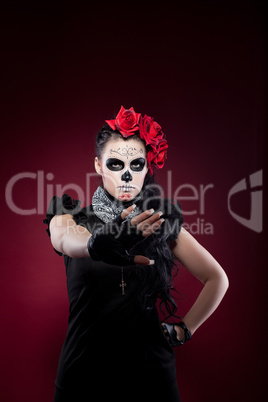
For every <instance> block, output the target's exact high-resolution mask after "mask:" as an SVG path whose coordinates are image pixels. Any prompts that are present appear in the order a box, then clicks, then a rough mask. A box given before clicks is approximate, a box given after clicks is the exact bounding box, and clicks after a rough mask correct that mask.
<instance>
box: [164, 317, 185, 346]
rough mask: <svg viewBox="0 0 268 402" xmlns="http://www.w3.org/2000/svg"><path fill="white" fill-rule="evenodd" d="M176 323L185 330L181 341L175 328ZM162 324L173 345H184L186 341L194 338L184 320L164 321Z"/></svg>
mask: <svg viewBox="0 0 268 402" xmlns="http://www.w3.org/2000/svg"><path fill="white" fill-rule="evenodd" d="M175 325H178V326H179V327H181V328H182V329H183V330H184V337H183V339H182V340H181V341H179V340H178V338H177V331H176V330H175ZM162 326H163V329H164V334H165V335H166V337H167V338H168V341H169V343H170V344H171V346H173V347H176V346H180V345H183V344H184V343H185V342H187V341H189V340H190V339H191V338H192V335H191V332H190V331H189V329H188V328H187V327H186V325H185V324H184V322H183V321H181V322H179V323H175V324H168V323H162Z"/></svg>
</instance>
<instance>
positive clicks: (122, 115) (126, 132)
mask: <svg viewBox="0 0 268 402" xmlns="http://www.w3.org/2000/svg"><path fill="white" fill-rule="evenodd" d="M140 115H141V114H140V113H136V112H135V111H134V109H133V107H131V108H130V109H125V108H124V107H123V106H121V109H120V110H119V113H118V115H117V116H116V118H115V119H114V120H105V121H106V123H107V124H109V126H110V127H111V128H112V129H113V130H118V131H119V132H120V133H121V134H122V135H123V137H125V138H127V137H129V136H130V135H133V134H135V131H137V130H139V120H140Z"/></svg>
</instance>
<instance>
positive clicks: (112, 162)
mask: <svg viewBox="0 0 268 402" xmlns="http://www.w3.org/2000/svg"><path fill="white" fill-rule="evenodd" d="M106 166H107V168H108V169H109V170H111V171H113V172H119V171H120V170H122V169H124V166H125V164H124V162H122V161H120V159H117V158H109V159H107V161H106Z"/></svg>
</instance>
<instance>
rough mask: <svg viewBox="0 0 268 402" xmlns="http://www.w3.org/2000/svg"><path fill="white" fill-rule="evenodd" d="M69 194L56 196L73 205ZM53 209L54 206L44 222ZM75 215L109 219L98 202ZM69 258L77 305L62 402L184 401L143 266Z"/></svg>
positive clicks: (60, 374)
mask: <svg viewBox="0 0 268 402" xmlns="http://www.w3.org/2000/svg"><path fill="white" fill-rule="evenodd" d="M67 197H68V196H67V195H64V196H63V198H62V199H58V198H57V197H56V198H57V200H58V201H59V200H60V203H61V202H63V204H65V206H66V204H68V202H66V201H68V200H70V197H68V198H67ZM73 201H74V200H73ZM51 202H52V203H54V204H55V197H53V199H52V201H51ZM73 205H74V204H73ZM76 206H77V202H76ZM54 207H55V205H54ZM72 208H73V206H70V212H71V213H72V211H71V209H72ZM50 209H51V208H50ZM76 210H77V208H76ZM61 213H63V212H60V211H59V205H57V214H61ZM53 215H54V213H51V212H49V211H48V214H47V219H45V220H44V223H46V224H49V222H50V220H51V218H52V216H53ZM73 215H74V219H75V221H76V223H77V224H79V225H82V226H86V227H87V228H88V230H89V231H91V233H92V231H93V230H94V225H100V224H103V223H102V221H101V220H100V219H99V218H98V217H97V216H96V215H95V214H94V213H93V209H92V207H91V206H90V207H87V208H84V209H82V210H81V209H80V210H79V212H78V213H75V214H73ZM47 232H48V234H49V235H50V233H49V229H47ZM59 254H60V253H59ZM63 258H64V262H65V266H66V275H67V288H68V296H69V303H70V306H69V318H68V331H67V334H66V338H65V342H64V344H63V347H62V351H61V355H60V359H59V364H58V371H57V378H56V382H55V384H56V389H55V396H54V402H86V401H87V402H88V401H94V402H95V401H97V402H99V401H100V402H102V401H108V400H114V401H117V402H121V401H133V402H134V401H160V400H165V401H167V402H179V401H180V397H179V391H178V386H177V381H176V368H175V354H174V350H173V348H172V347H171V346H170V344H169V342H168V340H167V339H166V336H165V335H164V333H163V330H162V327H161V323H160V320H159V317H158V312H157V309H156V306H155V304H153V305H151V306H150V307H148V308H146V309H143V308H141V304H140V302H139V298H138V293H139V280H138V277H137V276H136V275H135V269H136V268H137V267H136V266H135V267H132V266H127V267H123V268H122V267H119V266H114V265H110V264H106V263H104V262H102V261H93V260H92V259H91V258H90V257H88V258H70V257H68V256H66V255H64V256H63ZM122 269H123V283H122ZM122 284H123V287H122ZM108 398H109V399H108Z"/></svg>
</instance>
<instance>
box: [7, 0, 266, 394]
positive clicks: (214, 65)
mask: <svg viewBox="0 0 268 402" xmlns="http://www.w3.org/2000/svg"><path fill="white" fill-rule="evenodd" d="M185 3H186V4H185ZM36 4H37V3H36ZM263 16H264V7H263V6H262V3H259V2H257V1H252V2H241V3H240V2H230V3H229V4H228V2H227V3H226V2H217V1H216V2H203V1H200V2H183V1H177V2H169V1H166V2H164V3H162V2H160V3H158V4H157V3H156V2H154V3H152V4H150V3H149V2H144V3H138V2H135V3H130V2H129V3H126V2H125V3H122V4H121V5H116V4H115V3H114V2H107V3H105V2H99V4H98V5H93V3H92V2H71V3H67V2H65V3H62V4H56V5H55V4H53V5H48V3H45V2H43V3H42V5H40V4H39V2H38V8H37V6H36V5H34V4H33V5H32V6H27V5H26V4H25V2H20V3H19V2H18V3H16V2H9V8H8V9H6V10H5V11H4V12H3V13H2V17H1V18H2V21H1V27H2V42H3V43H2V50H3V53H4V59H3V61H2V68H3V86H2V90H1V92H2V101H3V102H2V112H4V113H3V117H2V119H1V120H2V122H1V125H2V136H1V138H2V139H1V141H2V144H3V145H4V146H2V153H1V162H2V169H1V184H2V185H3V188H4V187H5V186H6V185H7V183H8V181H9V180H10V179H11V178H12V177H13V176H14V175H16V174H18V173H21V172H32V173H37V171H43V172H44V174H45V175H46V174H48V173H52V174H53V175H54V176H53V179H52V180H50V181H49V180H46V181H45V188H44V197H47V192H48V191H47V189H48V188H47V184H50V185H53V186H54V188H55V186H56V184H62V185H64V184H68V183H76V184H77V185H79V186H81V187H82V188H83V189H84V190H85V178H86V173H90V172H93V171H94V170H93V157H94V155H95V154H94V139H95V135H96V133H97V131H98V129H99V128H100V127H101V125H102V124H103V122H104V120H105V119H109V118H112V117H113V114H114V113H116V112H118V110H119V108H120V106H121V104H122V105H124V106H125V107H126V108H129V107H131V106H133V107H134V108H135V110H137V111H138V112H141V113H146V114H148V115H152V116H154V117H155V119H156V120H157V121H158V122H159V123H160V124H161V125H162V127H163V130H164V132H165V133H166V135H167V139H168V142H169V152H168V160H167V163H166V166H165V169H163V171H159V172H158V175H157V179H158V182H159V183H161V184H162V185H163V186H164V187H165V188H167V172H168V171H171V172H172V187H173V191H174V190H175V189H176V188H177V187H178V186H179V185H181V184H185V183H189V184H191V185H193V186H195V187H196V188H199V186H200V185H201V184H203V185H208V184H213V186H214V187H213V189H211V190H208V192H207V193H206V196H205V213H204V215H200V213H199V212H200V211H199V212H198V213H197V214H196V215H194V216H187V215H186V216H185V221H186V222H188V223H189V224H190V223H194V222H195V221H196V220H197V218H200V219H201V218H202V219H204V220H205V221H206V222H210V223H211V224H212V225H213V228H214V234H213V235H206V234H199V235H197V236H196V238H197V239H198V241H200V242H201V244H203V245H204V246H205V247H206V248H207V249H208V250H209V251H210V252H211V253H212V254H213V255H214V256H215V258H216V259H217V260H218V261H219V262H220V264H221V265H222V266H223V267H224V269H225V270H226V272H227V274H228V276H229V279H230V288H229V291H228V293H227V295H226V297H225V299H224V301H223V303H222V304H221V306H220V307H219V309H218V310H217V311H216V313H215V314H214V315H213V316H212V317H211V318H210V319H209V320H208V321H207V322H206V323H205V324H204V325H203V326H202V327H201V328H200V329H199V330H198V331H197V332H196V334H195V335H194V337H193V340H192V341H191V342H190V343H189V344H187V345H185V346H184V347H183V348H179V349H176V356H177V371H178V382H179V387H180V391H181V395H182V400H183V401H184V402H196V401H198V402H202V401H204V402H205V401H206V402H208V401H211V402H214V401H217V402H223V401H224V402H225V401H238V400H241V401H242V400H243V401H244V402H246V401H254V402H255V401H261V400H263V397H262V396H263V395H264V379H265V372H264V369H262V367H265V366H266V362H267V360H266V359H265V354H266V344H267V337H266V334H265V332H264V331H265V318H266V317H265V311H266V306H267V301H266V294H267V282H266V279H267V275H266V269H267V259H265V257H264V250H265V246H266V243H265V237H264V232H262V233H255V232H254V231H252V230H250V229H248V228H246V227H244V226H242V225H241V224H239V223H238V222H237V221H235V220H234V219H233V218H232V217H231V215H230V213H229V212H228V208H227V196H228V192H229V190H230V189H231V187H232V186H233V185H234V184H235V183H237V182H238V181H240V180H242V179H243V178H248V176H249V175H250V174H252V173H254V172H256V171H258V170H260V169H264V174H265V168H266V166H265V160H264V145H265V119H264V111H265V97H264V87H265V67H266V66H265V54H264V51H265V43H264V37H265V35H264V18H263ZM95 185H97V183H95ZM36 188H37V183H36V180H33V179H25V180H21V181H20V182H18V183H17V184H16V186H15V187H14V191H13V199H14V202H15V203H16V204H17V205H18V206H20V207H21V208H34V207H36V206H37V205H36V203H37V201H36V199H37V195H36V192H37V190H36ZM92 189H93V190H94V189H95V187H92ZM68 192H69V194H70V195H72V196H73V197H76V194H75V192H74V191H71V190H70V191H68ZM2 193H3V194H4V191H3V192H2ZM249 200H250V195H249V192H245V193H244V194H240V195H237V197H236V198H235V197H234V198H233V203H232V208H233V210H235V211H236V212H237V213H238V214H240V215H244V216H245V217H249V207H250V202H249ZM181 203H182V207H183V209H184V210H185V211H189V210H191V209H197V210H198V203H197V202H196V201H191V202H190V201H182V202H181ZM1 205H2V210H1V211H2V213H1V223H2V230H1V246H2V253H1V273H0V287H1V289H0V297H1V304H0V308H1V331H0V334H1V335H0V336H1V343H0V345H1V364H0V367H1V369H0V370H1V373H0V381H1V388H0V400H1V401H3V402H15V401H20V402H26V401H27V402H36V401H38V402H47V401H52V398H53V390H54V379H55V375H56V369H57V361H58V357H59V353H60V349H61V345H62V343H63V340H64V336H65V331H66V328H67V317H68V300H67V293H66V278H65V271H64V265H63V261H62V260H61V258H60V257H59V256H57V255H56V254H55V253H54V252H53V249H52V247H51V245H50V242H49V239H48V238H47V235H46V233H45V227H43V226H44V225H43V224H42V219H43V215H44V214H43V213H42V211H41V213H40V214H33V215H30V216H20V215H18V214H15V213H14V212H13V211H11V210H10V208H8V206H7V202H6V200H5V199H4V197H3V199H2V204H1ZM175 284H176V287H177V289H178V290H179V291H180V292H181V293H182V294H183V295H184V296H185V299H184V300H183V301H182V302H181V304H179V309H180V311H182V312H184V311H186V309H187V308H189V306H190V305H191V303H192V302H193V301H194V299H195V297H196V295H197V292H198V290H199V289H200V285H199V284H198V283H197V280H195V279H194V278H193V277H192V276H191V275H189V274H188V273H187V272H186V271H185V269H184V268H181V271H180V274H179V276H178V277H177V278H176V282H175ZM111 347H112V345H111ZM264 363H265V366H264ZM119 380H120V379H118V381H119ZM118 383H119V382H118Z"/></svg>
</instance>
